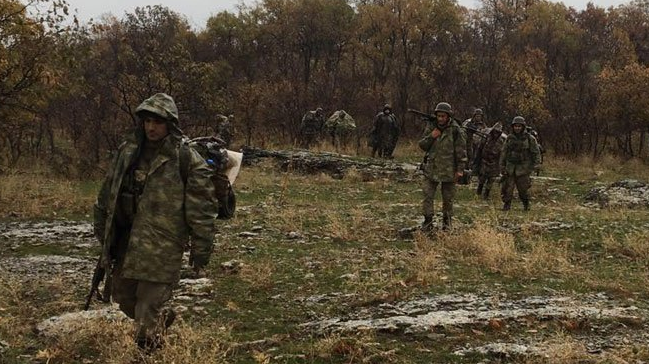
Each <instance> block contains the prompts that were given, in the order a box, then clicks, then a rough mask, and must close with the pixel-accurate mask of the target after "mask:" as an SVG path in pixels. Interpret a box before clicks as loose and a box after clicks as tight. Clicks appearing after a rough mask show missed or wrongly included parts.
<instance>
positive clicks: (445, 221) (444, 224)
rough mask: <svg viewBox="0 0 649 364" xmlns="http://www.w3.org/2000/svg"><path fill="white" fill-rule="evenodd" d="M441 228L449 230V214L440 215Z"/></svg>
mask: <svg viewBox="0 0 649 364" xmlns="http://www.w3.org/2000/svg"><path fill="white" fill-rule="evenodd" d="M442 230H444V231H450V230H451V215H450V214H444V216H443V217H442Z"/></svg>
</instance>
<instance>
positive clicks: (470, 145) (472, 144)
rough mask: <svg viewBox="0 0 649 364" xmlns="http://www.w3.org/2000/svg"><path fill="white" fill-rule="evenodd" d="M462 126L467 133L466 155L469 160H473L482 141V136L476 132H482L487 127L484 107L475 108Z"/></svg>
mask: <svg viewBox="0 0 649 364" xmlns="http://www.w3.org/2000/svg"><path fill="white" fill-rule="evenodd" d="M462 128H463V129H464V131H465V133H466V155H467V157H468V158H469V160H473V159H474V158H475V150H476V148H477V146H478V145H479V144H480V143H481V142H482V138H480V137H479V136H477V135H475V134H476V132H482V131H483V130H484V129H485V128H486V125H485V122H484V112H483V111H482V109H475V110H473V116H471V117H470V118H469V119H466V120H464V122H463V123H462Z"/></svg>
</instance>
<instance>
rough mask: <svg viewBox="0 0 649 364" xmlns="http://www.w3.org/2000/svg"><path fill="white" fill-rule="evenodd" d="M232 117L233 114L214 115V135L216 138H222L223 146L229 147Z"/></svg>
mask: <svg viewBox="0 0 649 364" xmlns="http://www.w3.org/2000/svg"><path fill="white" fill-rule="evenodd" d="M233 118H234V116H233V115H230V116H225V115H217V117H216V131H215V135H216V137H217V138H219V139H221V140H223V141H224V142H225V146H224V147H225V148H226V149H227V148H229V147H230V143H231V142H232V136H233V132H232V119H233Z"/></svg>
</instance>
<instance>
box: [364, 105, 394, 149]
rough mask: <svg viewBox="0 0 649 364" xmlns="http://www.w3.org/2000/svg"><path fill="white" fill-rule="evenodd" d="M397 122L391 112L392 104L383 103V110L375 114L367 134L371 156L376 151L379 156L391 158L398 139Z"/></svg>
mask: <svg viewBox="0 0 649 364" xmlns="http://www.w3.org/2000/svg"><path fill="white" fill-rule="evenodd" d="M399 133H400V130H399V123H398V121H397V117H396V116H395V115H394V113H393V112H392V106H390V104H385V105H384V106H383V110H382V111H381V112H379V113H378V114H376V116H375V117H374V123H373V125H372V130H371V131H370V135H369V138H368V139H369V143H368V144H369V146H370V147H372V157H374V156H375V155H376V152H377V151H378V153H379V157H381V158H388V159H391V158H392V153H393V152H394V148H396V146H397V140H398V139H399Z"/></svg>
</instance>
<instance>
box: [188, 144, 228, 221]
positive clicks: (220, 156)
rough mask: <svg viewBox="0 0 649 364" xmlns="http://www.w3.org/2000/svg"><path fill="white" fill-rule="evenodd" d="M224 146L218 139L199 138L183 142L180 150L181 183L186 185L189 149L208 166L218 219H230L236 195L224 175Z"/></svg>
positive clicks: (225, 162) (226, 158) (226, 156)
mask: <svg viewBox="0 0 649 364" xmlns="http://www.w3.org/2000/svg"><path fill="white" fill-rule="evenodd" d="M225 144H226V143H225V142H224V141H223V140H222V139H220V138H216V137H200V138H195V139H191V140H185V141H183V143H182V144H181V148H180V175H181V177H182V179H183V183H185V184H186V183H187V177H188V175H189V161H190V150H189V149H190V148H192V149H194V150H196V151H197V152H198V153H199V154H200V155H201V156H202V157H203V158H204V159H205V161H206V162H207V164H208V165H209V166H210V169H211V170H212V176H211V177H210V179H211V180H212V183H213V184H214V189H215V191H216V197H217V199H218V201H219V211H218V218H219V219H230V218H232V217H233V216H234V212H235V209H236V195H235V193H234V189H233V188H232V184H231V183H230V180H229V179H228V176H227V175H226V174H225V171H226V169H227V167H228V152H227V149H225Z"/></svg>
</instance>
